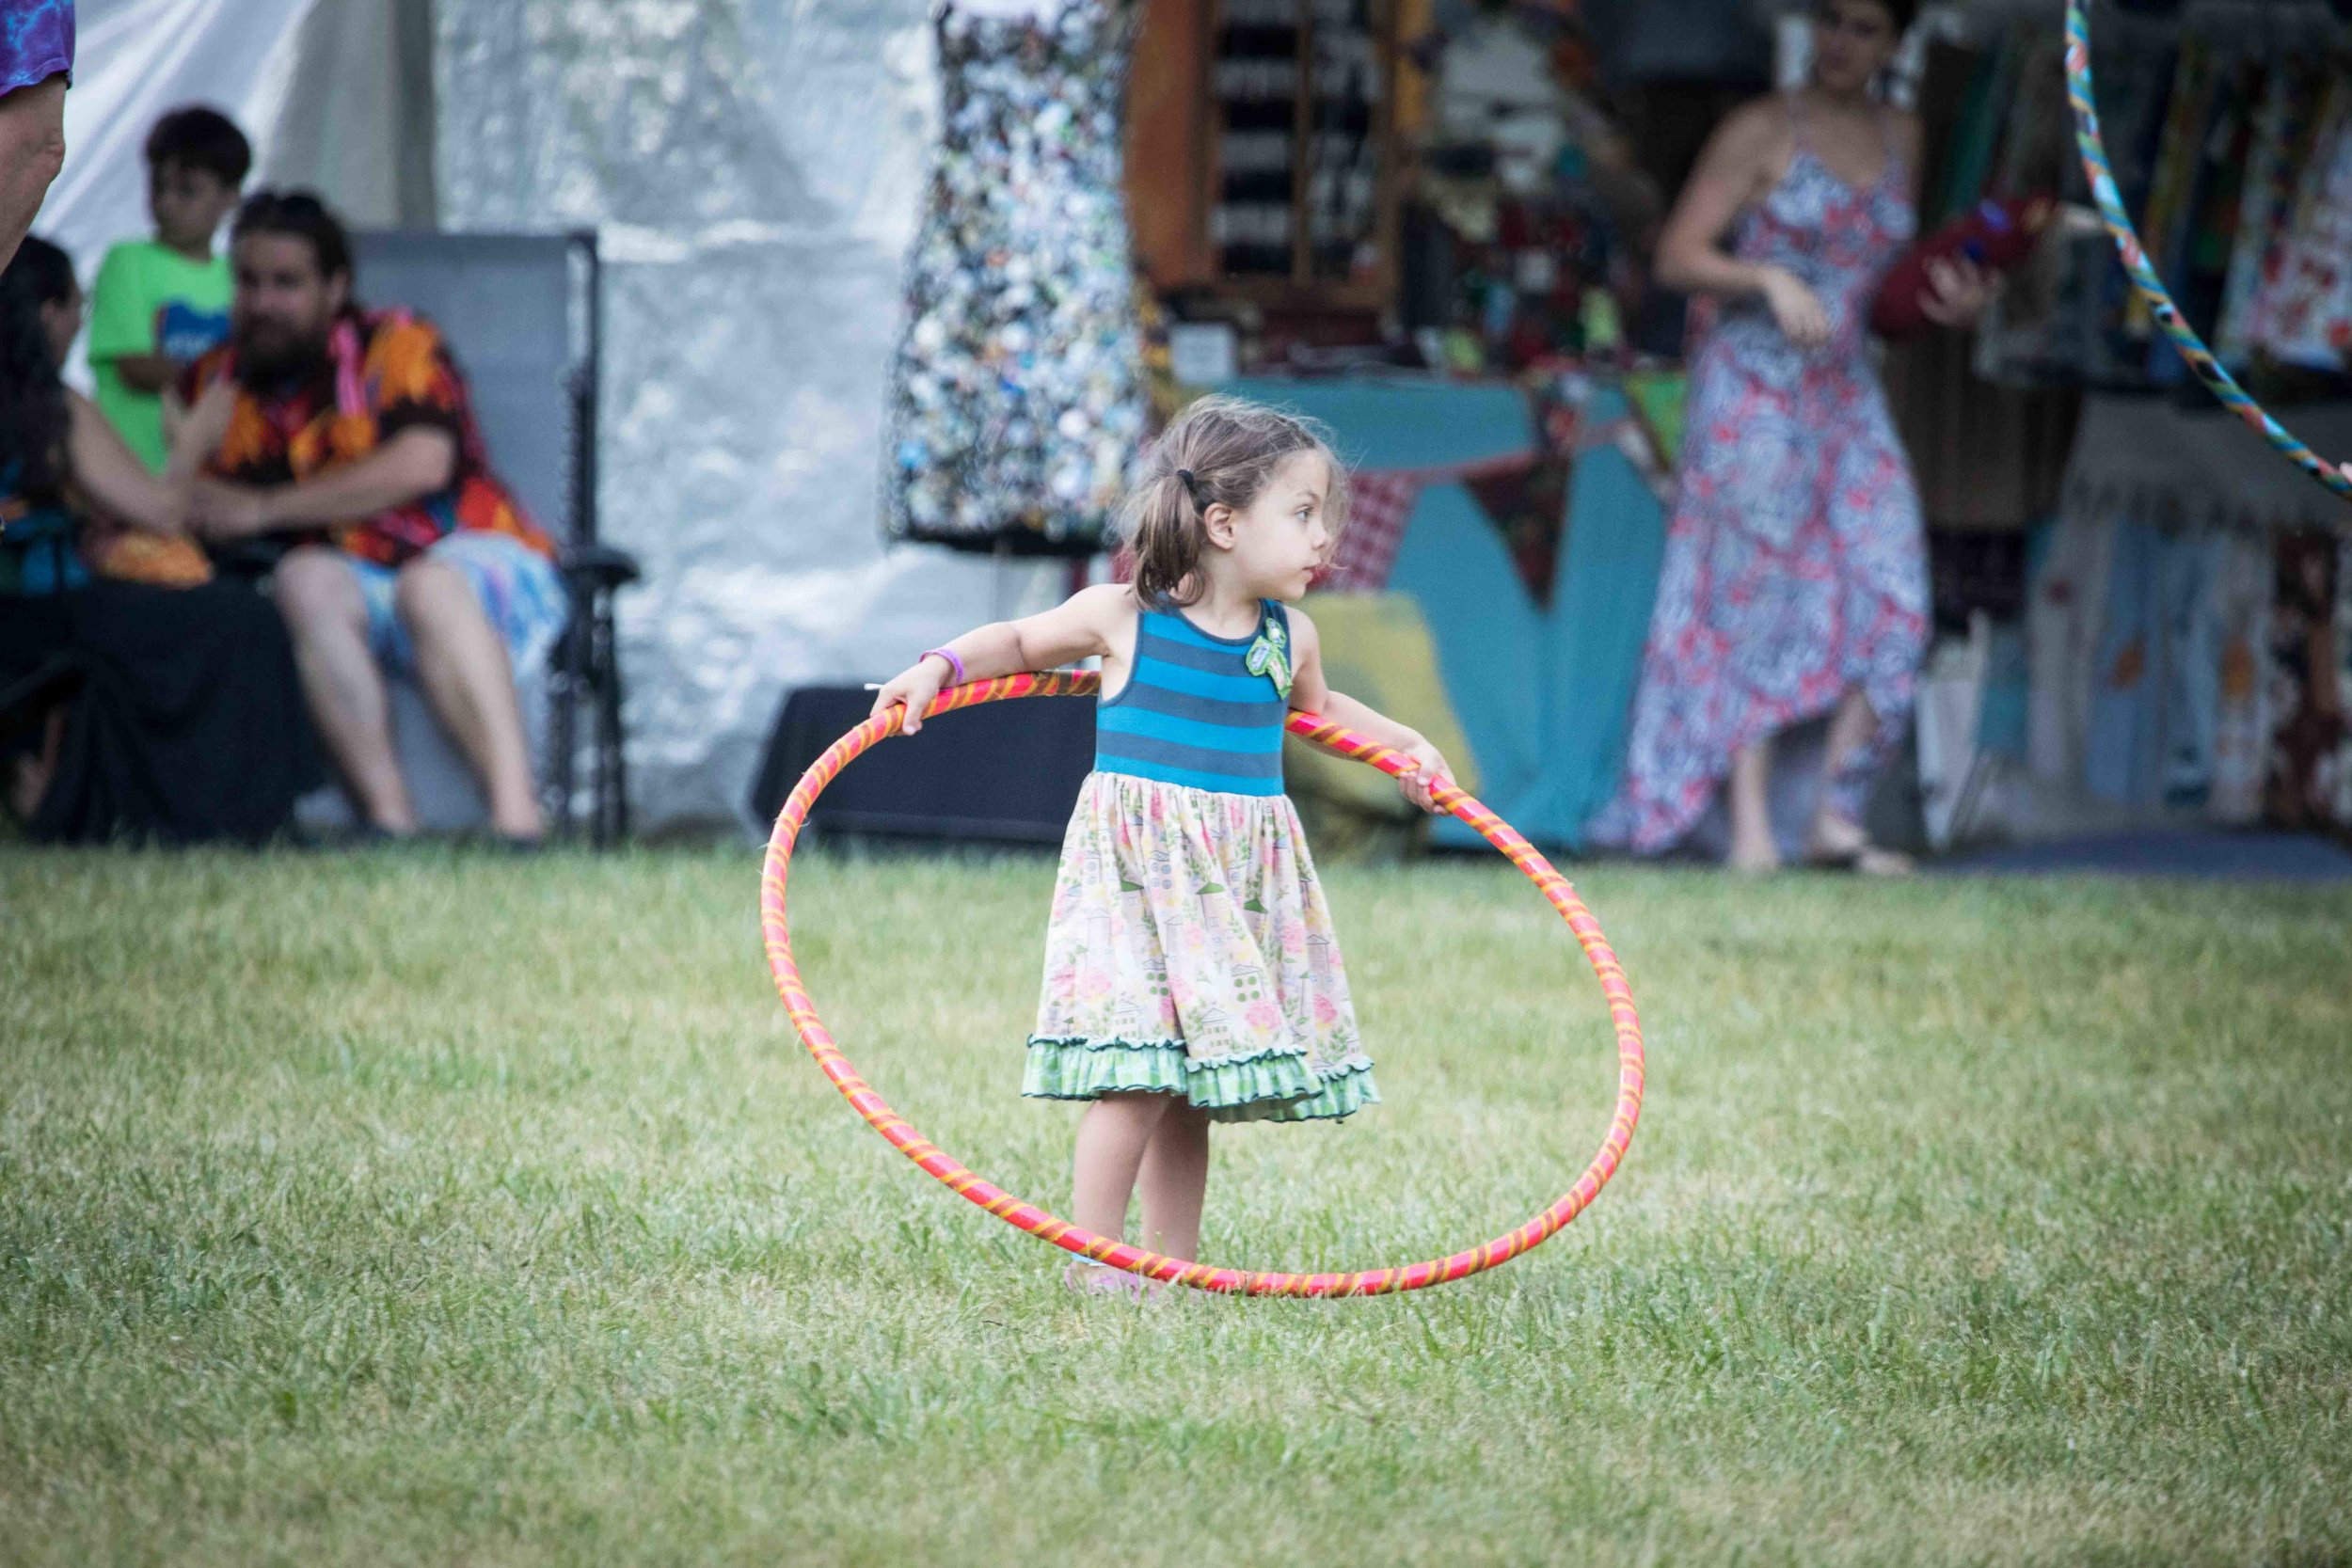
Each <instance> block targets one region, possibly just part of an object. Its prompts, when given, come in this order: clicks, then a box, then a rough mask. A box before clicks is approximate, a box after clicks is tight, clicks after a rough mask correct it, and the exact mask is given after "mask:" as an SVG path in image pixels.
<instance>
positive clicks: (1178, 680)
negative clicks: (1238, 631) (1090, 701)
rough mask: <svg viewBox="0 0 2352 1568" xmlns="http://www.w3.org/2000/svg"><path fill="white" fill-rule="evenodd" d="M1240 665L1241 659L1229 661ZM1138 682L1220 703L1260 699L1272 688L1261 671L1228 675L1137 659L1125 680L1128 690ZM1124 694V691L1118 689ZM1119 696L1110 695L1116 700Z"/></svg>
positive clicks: (1238, 666)
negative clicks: (1131, 671) (1128, 677)
mask: <svg viewBox="0 0 2352 1568" xmlns="http://www.w3.org/2000/svg"><path fill="white" fill-rule="evenodd" d="M1233 668H1234V669H1236V670H1240V669H1241V660H1239V659H1238V658H1236V659H1235V660H1234V661H1233ZM1138 686H1156V687H1159V688H1160V689H1163V690H1167V691H1181V692H1184V694H1185V695H1187V696H1192V697H1207V698H1209V699H1211V700H1212V701H1215V702H1220V703H1263V702H1264V701H1265V700H1266V698H1267V696H1268V695H1269V694H1271V693H1272V692H1273V690H1274V683H1273V682H1272V681H1269V680H1267V679H1266V678H1265V677H1264V676H1263V675H1252V674H1249V673H1240V674H1232V675H1213V674H1211V673H1208V672H1207V671H1205V670H1183V669H1179V668H1177V667H1176V666H1175V665H1172V664H1152V663H1145V662H1143V661H1141V660H1138V661H1137V663H1136V673H1135V678H1134V679H1133V680H1131V681H1129V682H1128V688H1129V689H1130V690H1132V689H1135V688H1136V687H1138ZM1121 696H1124V693H1121ZM1118 701H1120V698H1117V697H1115V698H1113V699H1112V702H1113V703H1114V704H1116V703H1117V702H1118Z"/></svg>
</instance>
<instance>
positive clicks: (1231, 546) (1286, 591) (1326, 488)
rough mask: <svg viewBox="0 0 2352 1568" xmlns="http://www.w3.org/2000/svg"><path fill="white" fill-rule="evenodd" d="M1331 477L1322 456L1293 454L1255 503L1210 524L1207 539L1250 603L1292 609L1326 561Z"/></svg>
mask: <svg viewBox="0 0 2352 1568" xmlns="http://www.w3.org/2000/svg"><path fill="white" fill-rule="evenodd" d="M1330 494H1331V472H1330V468H1329V466H1328V465H1327V464H1326V463H1325V462H1324V460H1323V454H1322V453H1320V452H1314V451H1297V452H1293V453H1292V454H1291V455H1290V456H1288V457H1286V458H1284V459H1282V461H1281V462H1279V463H1278V464H1276V465H1275V467H1274V473H1273V475H1272V477H1271V478H1269V479H1268V480H1267V481H1266V486H1265V488H1264V489H1263V490H1261V491H1259V492H1258V499H1256V500H1253V501H1251V502H1250V503H1249V504H1248V506H1247V507H1245V508H1243V509H1242V510H1241V511H1239V512H1234V513H1224V512H1219V513H1218V514H1216V515H1213V516H1212V517H1211V518H1210V519H1209V539H1210V542H1211V543H1212V544H1214V545H1216V546H1217V547H1218V549H1219V550H1220V551H1221V552H1222V556H1221V559H1222V561H1223V563H1224V570H1225V571H1226V572H1229V573H1231V574H1232V580H1233V583H1234V585H1235V586H1236V587H1237V588H1239V589H1240V590H1241V591H1242V592H1243V593H1244V594H1248V596H1249V597H1251V598H1260V599H1280V600H1281V601H1282V602H1283V603H1285V604H1293V603H1295V602H1297V601H1298V600H1299V599H1302V598H1304V597H1305V596H1306V594H1307V585H1308V584H1309V583H1310V582H1311V580H1312V579H1313V578H1314V575H1315V573H1316V572H1317V571H1319V570H1320V569H1321V568H1322V567H1323V565H1324V563H1325V562H1327V560H1328V559H1329V557H1330V550H1331V530H1330V526H1329V524H1328V522H1327V519H1326V518H1325V515H1324V509H1325V507H1326V506H1327V504H1328V502H1329V500H1330Z"/></svg>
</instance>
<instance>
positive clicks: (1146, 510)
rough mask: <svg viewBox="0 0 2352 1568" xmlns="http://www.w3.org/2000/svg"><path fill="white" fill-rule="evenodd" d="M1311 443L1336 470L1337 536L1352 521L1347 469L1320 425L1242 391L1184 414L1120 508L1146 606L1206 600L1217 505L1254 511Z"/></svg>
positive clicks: (1331, 513) (1332, 514)
mask: <svg viewBox="0 0 2352 1568" xmlns="http://www.w3.org/2000/svg"><path fill="white" fill-rule="evenodd" d="M1302 451H1311V452H1316V453H1319V454H1320V455H1321V456H1322V458H1323V460H1324V463H1325V466H1326V467H1327V468H1328V469H1329V470H1330V481H1329V483H1330V491H1329V496H1328V499H1327V501H1326V504H1325V510H1326V514H1327V517H1328V519H1329V526H1330V531H1331V534H1332V536H1333V538H1334V539H1336V538H1337V537H1338V534H1339V531H1340V529H1341V527H1342V526H1343V524H1344V522H1345V521H1346V515H1347V471H1346V470H1345V469H1344V468H1343V467H1340V464H1339V460H1338V459H1337V458H1336V457H1334V456H1333V455H1332V452H1331V448H1330V444H1329V443H1328V442H1327V440H1326V439H1325V438H1324V436H1323V434H1322V431H1321V430H1320V429H1319V428H1318V427H1316V426H1315V425H1313V424H1311V422H1309V421H1308V420H1301V419H1298V418H1295V417H1294V416H1292V415H1289V414H1284V413H1279V412H1278V411H1276V410H1274V409H1271V408H1264V407H1261V406H1259V405H1258V404H1253V403H1247V402H1244V401H1243V400H1242V399H1240V398H1229V397H1205V398H1202V399H1200V401H1199V402H1197V403H1194V404H1191V405H1190V406H1189V407H1187V408H1186V409H1185V410H1184V412H1183V413H1182V414H1180V415H1178V416H1177V417H1176V420H1175V422H1173V423H1172V424H1170V425H1169V426H1168V429H1167V430H1166V431H1165V432H1163V433H1162V434H1161V436H1160V438H1159V440H1158V441H1157V442H1156V443H1154V445H1153V447H1152V454H1151V457H1150V459H1149V460H1148V461H1147V463H1146V464H1145V467H1144V471H1143V476H1142V480H1141V483H1138V484H1137V485H1136V487H1135V489H1134V490H1132V491H1131V492H1129V494H1128V496H1127V499H1126V501H1125V502H1124V503H1123V504H1122V505H1121V506H1120V536H1121V537H1122V538H1124V539H1125V541H1126V543H1127V548H1128V550H1129V551H1130V553H1131V554H1132V555H1133V556H1134V558H1135V586H1136V596H1137V597H1138V598H1140V599H1142V601H1143V602H1144V603H1145V604H1147V605H1184V604H1190V603H1192V602H1193V601H1194V600H1195V599H1198V598H1199V597H1200V592H1201V587H1202V584H1201V582H1200V562H1201V560H1202V558H1203V557H1205V556H1206V555H1207V554H1208V552H1209V527H1208V521H1207V514H1208V510H1209V508H1210V507H1212V506H1220V505H1221V506H1227V507H1231V508H1232V510H1233V511H1235V512H1240V511H1243V510H1245V509H1246V508H1248V506H1249V504H1250V503H1251V502H1252V501H1255V500H1256V499H1258V497H1259V496H1260V495H1261V494H1262V493H1263V491H1264V489H1265V487H1266V484H1267V483H1268V481H1270V480H1271V479H1272V478H1273V477H1274V470H1275V468H1276V467H1278V466H1279V465H1280V463H1281V462H1282V460H1283V459H1284V458H1286V457H1289V456H1292V455H1293V454H1295V453H1297V452H1302Z"/></svg>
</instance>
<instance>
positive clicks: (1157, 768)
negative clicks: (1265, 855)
mask: <svg viewBox="0 0 2352 1568" xmlns="http://www.w3.org/2000/svg"><path fill="white" fill-rule="evenodd" d="M1095 771H1097V772H1099V773H1119V774H1123V775H1125V776H1126V777H1129V778H1135V779H1151V780H1153V781H1154V782H1156V783H1159V784H1180V785H1182V786H1183V787H1184V788H1186V789H1199V790H1205V791H1207V792H1208V793H1209V794H1211V795H1279V794H1281V793H1282V775H1281V774H1280V772H1279V770H1278V771H1277V772H1276V773H1275V774H1274V776H1273V777H1272V778H1266V779H1237V778H1233V777H1232V776H1231V775H1229V774H1225V773H1202V772H1200V771H1197V770H1196V769H1193V768H1175V767H1170V766H1168V764H1166V763H1158V762H1147V761H1144V760H1142V759H1139V758H1135V757H1111V756H1104V757H1099V758H1097V759H1096V763H1095Z"/></svg>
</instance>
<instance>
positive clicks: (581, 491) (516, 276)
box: [352, 230, 639, 847]
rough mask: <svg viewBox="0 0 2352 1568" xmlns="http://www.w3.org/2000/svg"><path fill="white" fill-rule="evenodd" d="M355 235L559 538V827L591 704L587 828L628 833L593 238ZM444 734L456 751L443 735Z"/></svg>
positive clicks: (570, 807) (615, 553)
mask: <svg viewBox="0 0 2352 1568" xmlns="http://www.w3.org/2000/svg"><path fill="white" fill-rule="evenodd" d="M352 246H353V250H354V256H353V261H354V263H355V265H356V267H357V269H358V279H357V284H356V289H355V292H356V293H357V294H358V297H359V299H360V300H361V302H362V303H364V304H366V305H368V306H371V307H373V308H379V309H380V308H383V307H388V306H400V307H404V308H405V309H412V310H414V311H416V312H417V313H418V314H420V315H421V316H423V317H425V318H426V319H427V320H429V321H431V322H432V323H433V324H434V325H436V326H437V327H439V328H440V329H441V331H442V333H443V334H444V337H445V340H446V341H447V343H448V345H449V348H450V351H451V353H452V354H453V356H454V357H455V358H456V360H457V364H458V367H459V369H460V370H462V371H463V372H465V374H466V379H467V382H468V384H469V387H470V388H472V393H473V404H474V413H475V417H476V418H477V419H478V420H480V421H481V425H482V434H483V438H484V440H485V442H486V443H487V445H488V447H489V452H490V467H491V468H492V469H493V470H494V471H495V472H496V473H497V474H498V475H499V476H500V477H501V479H503V480H505V481H506V483H508V484H509V485H510V486H512V487H513V489H514V491H515V493H516V496H517V497H518V498H519V499H521V501H522V504H523V507H524V509H525V510H526V511H528V512H529V513H530V514H531V515H532V518H533V519H534V520H536V521H537V522H538V524H539V526H540V527H542V528H544V529H546V530H547V531H548V533H549V534H550V535H552V536H553V537H554V538H555V540H556V542H557V544H558V546H560V552H561V553H560V555H559V559H558V564H559V566H560V567H561V568H562V571H563V574H564V584H565V587H566V588H567V590H568V591H569V593H570V595H571V601H572V617H571V625H570V626H569V628H568V629H567V630H566V631H565V633H564V638H563V640H562V641H561V642H560V643H559V644H558V645H557V647H556V649H555V651H554V653H553V655H552V656H551V657H550V660H549V667H548V672H547V676H548V681H547V685H548V689H547V692H546V699H545V700H546V705H547V712H546V713H545V715H544V717H545V718H546V719H547V720H548V724H547V725H546V728H548V729H550V730H551V731H552V734H551V736H549V739H548V745H547V746H546V747H545V748H544V752H545V755H544V757H543V765H542V767H541V769H540V778H541V780H542V783H543V788H544V790H545V791H546V793H547V794H548V797H549V804H550V806H551V807H552V809H551V811H550V812H549V817H550V822H551V825H552V827H553V829H554V831H555V832H556V833H557V834H558V835H560V836H563V837H566V838H568V837H571V836H572V835H573V834H574V832H576V828H577V806H578V801H577V788H576V786H577V782H578V768H579V750H580V747H579V730H580V707H581V705H583V704H584V705H586V707H587V709H588V721H589V724H590V726H591V730H592V740H591V744H590V748H589V758H590V760H589V769H590V781H591V782H590V797H589V832H590V836H591V839H592V841H593V842H594V843H595V844H596V846H597V847H604V846H606V845H609V844H612V843H613V842H615V841H616V840H619V839H622V838H626V837H627V836H628V773H627V763H626V759H625V758H624V756H623V753H622V736H621V671H620V662H619V658H618V655H617V649H616V640H615V638H614V635H613V613H612V603H613V599H614V597H615V596H616V595H617V594H618V592H619V590H620V589H621V588H623V587H625V586H626V585H628V584H629V583H632V582H635V581H636V580H637V578H638V576H639V571H638V565H637V562H636V560H635V559H634V558H633V557H632V556H630V555H629V554H628V552H627V551H625V550H619V549H615V548H612V546H605V545H600V544H598V543H597V542H596V380H597V372H598V364H599V356H600V353H601V348H602V328H603V321H602V314H603V312H602V298H601V293H600V287H599V286H600V281H601V275H600V271H599V267H598V262H597V258H596V235H595V234H594V233H593V232H591V231H580V232H577V233H571V234H442V233H434V232H429V231H422V230H362V231H360V232H358V233H355V234H353V235H352ZM517 674H518V676H519V675H521V672H518V673H517ZM534 727H537V726H534ZM414 728H415V727H414V726H413V725H412V726H411V730H412V731H413V729H414ZM437 738H438V737H437ZM441 744H442V747H443V750H444V751H445V752H446V751H447V743H446V740H445V739H443V740H442V741H441ZM402 750H403V753H404V754H403V756H402V763H403V766H404V768H406V767H407V766H408V765H409V763H410V761H411V755H410V753H411V752H414V751H415V750H416V748H415V747H412V746H411V745H409V744H408V743H407V742H406V740H405V739H404V743H403V748H402ZM447 760H448V759H447V758H446V757H445V758H443V759H442V761H441V764H440V765H441V766H444V767H445V765H446V762H447ZM461 771H462V768H461ZM411 783H412V787H413V786H414V784H415V780H414V778H413V776H412V780H411ZM423 804H424V803H423V802H422V801H421V800H420V802H419V805H420V811H421V812H422V811H423Z"/></svg>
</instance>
